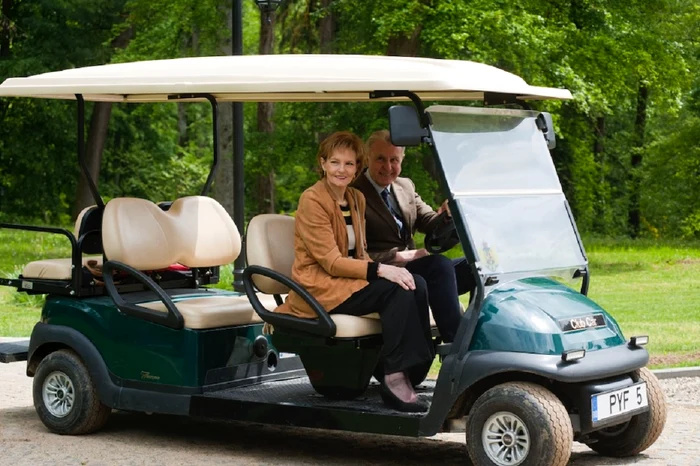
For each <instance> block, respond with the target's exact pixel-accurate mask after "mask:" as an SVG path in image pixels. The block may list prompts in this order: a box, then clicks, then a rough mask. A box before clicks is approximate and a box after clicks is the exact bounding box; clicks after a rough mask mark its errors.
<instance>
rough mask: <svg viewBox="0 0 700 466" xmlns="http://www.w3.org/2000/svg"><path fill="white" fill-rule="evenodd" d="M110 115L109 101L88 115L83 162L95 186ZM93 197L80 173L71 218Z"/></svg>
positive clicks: (124, 41)
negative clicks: (88, 124)
mask: <svg viewBox="0 0 700 466" xmlns="http://www.w3.org/2000/svg"><path fill="white" fill-rule="evenodd" d="M131 37H132V30H131V28H129V29H126V30H124V31H123V32H122V33H121V34H120V35H119V36H118V37H116V38H115V39H114V40H113V41H112V44H111V45H112V48H113V49H123V48H125V47H126V46H127V45H128V44H129V41H130V40H131ZM111 115H112V104H111V103H110V102H95V105H94V107H93V110H92V116H91V117H90V126H89V128H88V138H87V145H86V148H85V164H86V165H87V169H88V173H89V175H90V178H92V180H93V181H94V182H95V187H97V186H99V178H100V165H101V164H102V152H103V151H104V147H105V141H106V140H107V130H108V129H109V119H110V117H111ZM95 203H96V200H95V198H94V197H93V195H92V193H91V192H90V187H89V185H88V182H87V179H86V178H85V175H84V174H82V173H81V175H80V180H79V181H78V190H77V193H76V196H75V204H74V206H73V219H75V218H77V217H78V214H79V213H80V211H81V210H83V209H84V208H85V207H88V206H91V205H94V204H95Z"/></svg>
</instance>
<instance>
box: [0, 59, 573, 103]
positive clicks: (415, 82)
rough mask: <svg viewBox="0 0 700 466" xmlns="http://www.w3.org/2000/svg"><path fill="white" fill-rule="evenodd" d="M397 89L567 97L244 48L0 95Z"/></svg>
mask: <svg viewBox="0 0 700 466" xmlns="http://www.w3.org/2000/svg"><path fill="white" fill-rule="evenodd" d="M381 90H403V91H412V92H414V93H416V94H418V95H419V96H420V97H421V99H423V100H482V99H483V98H484V92H493V93H502V94H509V95H514V96H516V97H517V98H519V99H523V100H525V99H570V98H571V93H570V92H569V91H567V90H566V89H553V88H545V87H536V86H530V85H528V84H527V83H526V82H525V81H524V80H523V79H522V78H520V77H518V76H516V75H514V74H511V73H508V72H505V71H503V70H500V69H498V68H494V67H492V66H488V65H484V64H481V63H474V62H469V61H459V60H438V59H432V58H407V57H382V56H361V55H244V56H222V57H195V58H178V59H172V60H154V61H141V62H134V63H118V64H112V65H103V66H91V67H85V68H75V69H69V70H65V71H58V72H52V73H44V74H39V75H36V76H30V77H26V78H10V79H7V80H6V81H5V82H4V83H2V85H0V97H1V96H15V97H40V98H56V99H75V94H82V95H83V97H84V98H85V100H90V101H108V102H162V101H167V100H168V96H171V95H178V94H192V93H209V94H212V95H214V96H215V97H216V99H217V100H219V101H241V102H242V101H254V102H264V101H271V102H280V101H362V100H369V92H372V91H381Z"/></svg>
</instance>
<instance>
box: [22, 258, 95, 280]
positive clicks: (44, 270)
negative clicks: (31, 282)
mask: <svg viewBox="0 0 700 466" xmlns="http://www.w3.org/2000/svg"><path fill="white" fill-rule="evenodd" d="M89 260H95V261H97V262H98V263H99V264H101V263H102V256H85V257H83V265H85V264H87V261H89ZM72 266H73V262H72V259H69V258H64V259H44V260H39V261H34V262H30V263H29V264H27V265H25V266H24V270H22V277H24V278H41V279H44V280H70V279H71V271H72Z"/></svg>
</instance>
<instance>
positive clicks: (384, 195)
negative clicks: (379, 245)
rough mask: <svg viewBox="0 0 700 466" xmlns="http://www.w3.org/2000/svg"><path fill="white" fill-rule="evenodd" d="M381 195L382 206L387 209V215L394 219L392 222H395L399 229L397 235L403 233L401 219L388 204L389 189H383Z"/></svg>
mask: <svg viewBox="0 0 700 466" xmlns="http://www.w3.org/2000/svg"><path fill="white" fill-rule="evenodd" d="M381 194H382V199H383V200H384V204H386V207H387V208H388V209H389V213H391V216H392V217H394V221H396V225H397V226H398V227H399V233H403V220H402V218H401V214H399V213H398V212H396V211H395V210H394V208H393V207H391V203H390V202H389V189H388V188H385V189H384V190H382V193H381Z"/></svg>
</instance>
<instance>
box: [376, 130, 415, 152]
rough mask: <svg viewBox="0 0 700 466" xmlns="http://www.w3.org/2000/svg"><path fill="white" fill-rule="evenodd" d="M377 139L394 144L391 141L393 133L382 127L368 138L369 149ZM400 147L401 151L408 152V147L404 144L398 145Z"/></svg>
mask: <svg viewBox="0 0 700 466" xmlns="http://www.w3.org/2000/svg"><path fill="white" fill-rule="evenodd" d="M377 141H383V142H386V143H388V144H391V145H392V146H393V144H392V142H391V134H389V130H386V129H381V130H379V131H375V132H374V133H372V134H370V136H369V138H367V149H370V148H371V147H372V144H374V143H375V142H377ZM396 147H398V148H399V149H401V153H402V154H405V153H406V148H405V147H403V146H396Z"/></svg>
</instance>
